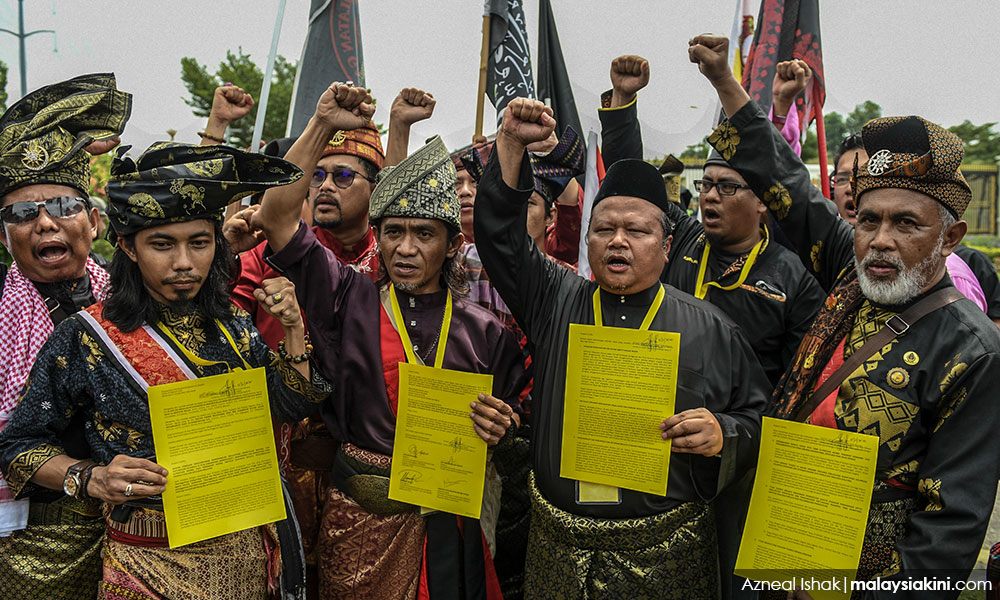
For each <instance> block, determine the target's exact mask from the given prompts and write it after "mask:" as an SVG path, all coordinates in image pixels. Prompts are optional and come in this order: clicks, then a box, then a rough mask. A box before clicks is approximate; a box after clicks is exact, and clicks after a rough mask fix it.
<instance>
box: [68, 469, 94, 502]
mask: <svg viewBox="0 0 1000 600" xmlns="http://www.w3.org/2000/svg"><path fill="white" fill-rule="evenodd" d="M93 467H94V463H93V462H92V461H89V460H81V461H80V462H78V463H76V464H74V465H73V466H71V467H70V468H68V469H66V476H65V477H64V478H63V491H64V492H66V495H67V496H72V497H74V498H86V497H87V483H88V481H89V480H90V470H91V469H92V468H93ZM84 473H86V476H84Z"/></svg>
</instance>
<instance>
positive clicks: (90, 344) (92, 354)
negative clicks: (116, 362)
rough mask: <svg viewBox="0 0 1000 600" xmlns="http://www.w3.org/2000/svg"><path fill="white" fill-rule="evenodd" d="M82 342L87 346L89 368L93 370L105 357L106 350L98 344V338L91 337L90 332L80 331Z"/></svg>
mask: <svg viewBox="0 0 1000 600" xmlns="http://www.w3.org/2000/svg"><path fill="white" fill-rule="evenodd" d="M80 342H81V343H82V344H83V345H84V346H86V347H87V349H88V353H87V368H88V369H90V370H91V371H93V370H94V369H96V368H97V365H98V364H99V363H100V362H101V361H102V360H103V359H104V351H103V350H101V347H100V346H98V345H97V340H95V339H94V338H92V337H90V335H89V334H87V333H84V332H80Z"/></svg>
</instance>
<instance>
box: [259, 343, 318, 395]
mask: <svg viewBox="0 0 1000 600" xmlns="http://www.w3.org/2000/svg"><path fill="white" fill-rule="evenodd" d="M271 368H272V369H274V370H275V371H277V372H278V375H280V376H281V381H282V383H284V384H285V387H287V388H288V389H290V390H292V391H293V392H298V393H299V394H302V395H303V396H305V397H306V400H308V401H309V402H311V403H312V404H319V403H320V402H322V401H323V400H325V399H326V397H327V394H326V393H324V392H322V391H320V390H318V389H317V388H316V386H314V385H311V384H310V383H309V382H308V381H306V378H305V377H303V376H302V374H301V373H299V372H298V371H296V370H295V368H294V367H292V366H291V365H290V364H288V363H287V362H285V361H283V360H281V358H279V357H278V354H277V352H273V351H272V352H271Z"/></svg>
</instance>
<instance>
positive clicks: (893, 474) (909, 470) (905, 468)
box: [885, 459, 920, 483]
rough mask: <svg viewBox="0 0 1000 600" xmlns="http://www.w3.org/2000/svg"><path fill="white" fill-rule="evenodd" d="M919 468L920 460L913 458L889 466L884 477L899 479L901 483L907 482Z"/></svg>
mask: <svg viewBox="0 0 1000 600" xmlns="http://www.w3.org/2000/svg"><path fill="white" fill-rule="evenodd" d="M919 468H920V461H919V460H917V459H913V460H911V461H910V462H906V463H903V464H901V465H895V466H893V467H889V469H887V470H886V472H885V477H886V479H899V480H900V481H902V482H903V483H907V480H909V479H912V477H911V476H913V475H916V473H917V470H918V469H919Z"/></svg>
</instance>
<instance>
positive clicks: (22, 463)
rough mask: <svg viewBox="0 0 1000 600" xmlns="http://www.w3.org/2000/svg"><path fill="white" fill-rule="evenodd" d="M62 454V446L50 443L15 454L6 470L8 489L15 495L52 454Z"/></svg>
mask: <svg viewBox="0 0 1000 600" xmlns="http://www.w3.org/2000/svg"><path fill="white" fill-rule="evenodd" d="M62 454H65V452H64V451H63V449H62V448H57V447H56V446H53V445H52V444H42V445H41V446H37V447H35V448H32V449H31V450H27V451H25V452H22V453H20V454H18V455H17V456H15V457H14V460H12V461H10V467H8V470H7V485H8V486H9V487H10V490H11V491H12V492H14V494H15V495H17V493H18V492H20V491H21V490H22V489H23V488H24V486H25V485H27V484H28V480H29V479H31V478H32V477H33V476H34V474H35V472H36V471H38V469H40V468H41V466H42V465H44V464H45V463H46V462H47V461H48V460H49V459H50V458H52V457H53V456H59V455H62Z"/></svg>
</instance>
